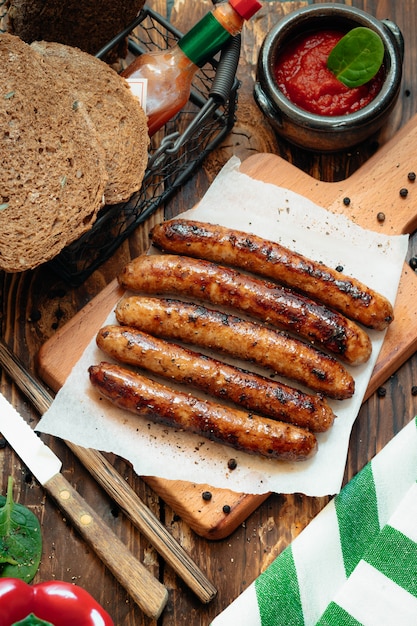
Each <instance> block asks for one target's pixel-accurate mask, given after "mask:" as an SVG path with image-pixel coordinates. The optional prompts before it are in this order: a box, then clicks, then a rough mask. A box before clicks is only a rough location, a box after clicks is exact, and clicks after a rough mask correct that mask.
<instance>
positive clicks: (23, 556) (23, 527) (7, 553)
mask: <svg viewBox="0 0 417 626" xmlns="http://www.w3.org/2000/svg"><path fill="white" fill-rule="evenodd" d="M41 555H42V533H41V527H40V523H39V520H38V518H37V517H36V515H35V514H34V513H32V511H30V510H29V509H28V508H27V507H25V506H23V505H22V504H16V503H15V502H13V478H12V477H11V476H10V477H9V480H8V483H7V495H6V497H4V496H0V577H1V578H20V579H21V580H24V581H25V582H30V581H31V580H32V578H33V577H34V576H35V574H36V572H37V570H38V567H39V563H40V560H41Z"/></svg>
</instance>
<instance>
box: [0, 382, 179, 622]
mask: <svg viewBox="0 0 417 626" xmlns="http://www.w3.org/2000/svg"><path fill="white" fill-rule="evenodd" d="M0 432H1V433H2V435H3V437H4V438H5V439H7V441H8V442H9V444H10V445H11V446H12V448H13V449H14V450H15V452H16V453H17V454H18V456H19V457H20V458H21V460H22V461H23V462H24V463H25V465H26V466H27V467H28V468H29V470H30V471H31V472H32V474H33V475H34V476H35V478H36V479H37V480H38V481H39V482H40V483H41V485H42V486H43V487H44V488H45V490H46V491H47V492H48V494H49V495H50V496H51V497H52V498H53V499H54V500H55V502H56V504H57V505H58V506H59V508H60V509H61V510H62V511H63V512H64V513H65V516H66V518H68V519H69V520H71V522H72V524H73V525H74V527H75V528H76V529H77V530H78V532H79V533H80V535H81V536H82V537H83V539H84V540H85V541H86V542H87V543H88V544H89V545H90V546H91V548H92V549H93V550H94V551H95V553H96V554H97V555H98V556H99V557H100V559H101V560H102V561H103V563H104V564H105V565H106V566H107V567H108V568H109V570H110V571H111V572H112V574H113V575H114V577H115V578H116V579H117V580H118V581H119V583H120V584H121V585H123V587H124V588H125V589H126V591H127V592H128V593H129V595H130V596H131V597H132V598H133V600H134V601H135V602H136V603H137V604H138V606H139V607H140V608H141V609H142V611H143V612H144V613H145V614H146V615H147V616H148V617H151V618H154V619H157V618H158V617H159V616H160V614H161V613H162V610H163V609H164V607H165V605H166V602H167V600H168V591H167V589H166V587H164V585H162V584H161V583H160V582H159V581H158V580H157V579H156V578H155V577H154V576H153V575H152V574H151V573H150V572H149V571H148V570H147V569H146V568H145V567H144V566H143V565H142V563H140V562H139V561H138V560H137V559H136V558H135V557H134V556H133V555H132V553H131V552H130V551H129V550H128V549H127V548H126V546H125V545H124V544H123V543H122V541H121V540H120V539H119V538H118V537H117V536H116V535H115V534H114V533H113V532H112V531H111V529H110V528H109V527H108V526H107V525H106V524H105V523H104V522H103V520H102V519H101V518H100V517H98V516H97V514H96V513H95V511H94V510H93V509H92V508H91V507H90V505H89V504H87V502H86V501H85V500H84V499H83V498H82V497H81V496H80V495H79V494H78V492H77V491H76V490H75V489H74V488H73V487H72V486H71V485H70V483H69V482H68V481H67V480H66V478H65V477H64V476H63V475H62V474H61V467H62V464H61V461H60V459H59V458H58V457H57V456H56V454H55V453H54V452H53V451H52V450H51V449H50V448H48V446H47V445H46V444H45V443H44V442H43V441H42V440H41V439H40V437H38V436H37V435H36V433H35V432H34V431H33V430H32V429H31V427H30V426H29V424H28V423H27V422H26V421H25V420H24V418H23V417H22V416H21V415H20V414H19V413H18V412H17V411H16V409H15V408H14V407H13V406H12V405H11V404H10V402H9V401H8V400H7V399H6V398H5V397H4V396H3V395H2V394H0Z"/></svg>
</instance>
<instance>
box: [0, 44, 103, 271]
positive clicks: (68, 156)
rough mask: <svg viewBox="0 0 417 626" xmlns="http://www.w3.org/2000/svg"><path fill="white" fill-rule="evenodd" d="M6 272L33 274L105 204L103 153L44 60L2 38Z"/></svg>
mask: <svg viewBox="0 0 417 626" xmlns="http://www.w3.org/2000/svg"><path fill="white" fill-rule="evenodd" d="M0 89H1V97H0V138H1V139H0V154H1V156H0V162H1V171H0V209H1V210H0V268H1V269H3V270H5V271H7V272H20V271H23V270H27V269H32V268H34V267H36V266H38V265H40V264H41V263H44V262H46V261H48V260H50V259H52V258H53V257H54V256H56V255H57V254H58V253H59V252H60V251H61V250H62V249H63V248H64V247H65V246H66V245H68V244H69V243H71V242H72V241H74V240H76V239H78V238H79V237H80V235H81V234H83V233H84V232H86V231H87V230H89V229H90V228H91V226H92V224H93V223H94V221H95V218H96V215H97V212H98V210H99V209H100V208H101V207H102V206H103V194H104V188H105V185H106V182H107V171H106V169H105V162H104V152H103V148H102V147H101V144H100V143H99V141H98V140H97V138H96V133H95V130H94V128H93V127H92V125H91V122H90V121H89V118H88V115H87V114H86V113H85V112H84V111H83V107H82V106H77V103H76V101H75V99H74V97H73V96H71V94H70V93H69V92H68V90H67V88H66V87H65V86H62V84H60V83H59V82H57V81H56V78H55V76H54V74H53V72H52V70H51V68H50V67H48V66H47V64H46V63H45V61H44V59H43V58H42V57H40V56H39V55H38V54H36V53H34V51H33V50H32V48H31V47H30V46H29V45H28V44H26V43H24V42H23V41H21V40H20V39H19V38H18V37H15V36H14V35H10V34H7V33H6V34H1V35H0Z"/></svg>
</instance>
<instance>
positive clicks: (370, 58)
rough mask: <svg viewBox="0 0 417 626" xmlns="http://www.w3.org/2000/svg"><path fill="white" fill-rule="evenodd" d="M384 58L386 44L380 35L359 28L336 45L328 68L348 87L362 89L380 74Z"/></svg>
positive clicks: (329, 59) (330, 55)
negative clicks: (362, 86) (361, 87)
mask: <svg viewBox="0 0 417 626" xmlns="http://www.w3.org/2000/svg"><path fill="white" fill-rule="evenodd" d="M383 58H384V44H383V42H382V39H381V37H380V36H379V35H378V33H376V32H374V31H373V30H371V29H370V28H365V27H363V26H359V27H358V28H353V29H352V30H350V31H349V32H348V33H347V34H346V35H344V37H342V39H340V41H339V42H338V43H337V44H336V45H335V47H334V48H333V50H332V51H331V52H330V54H329V57H328V59H327V67H328V68H329V70H330V71H331V72H333V74H334V75H335V76H336V78H338V79H339V80H340V81H341V82H342V83H343V84H344V85H346V86H347V87H360V86H361V85H364V84H365V83H367V82H368V81H370V80H371V79H372V78H373V77H374V76H375V75H376V74H377V72H378V70H379V68H380V67H381V65H382V61H383Z"/></svg>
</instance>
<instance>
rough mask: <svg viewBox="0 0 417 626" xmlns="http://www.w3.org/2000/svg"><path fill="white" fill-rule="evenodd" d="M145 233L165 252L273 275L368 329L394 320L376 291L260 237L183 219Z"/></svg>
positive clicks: (174, 220)
mask: <svg viewBox="0 0 417 626" xmlns="http://www.w3.org/2000/svg"><path fill="white" fill-rule="evenodd" d="M150 237H151V240H152V242H153V243H154V244H155V246H157V247H158V248H160V249H162V250H165V251H167V252H176V253H178V254H186V255H188V256H193V257H199V258H203V259H208V260H210V261H215V262H218V263H226V264H227V265H232V266H235V267H240V268H243V269H246V270H248V271H251V272H253V273H254V274H259V275H261V276H265V277H266V278H272V279H273V280H276V281H278V282H279V283H282V284H283V285H286V286H288V287H292V288H295V289H297V290H298V291H301V292H303V293H306V294H307V295H309V296H310V297H312V298H313V299H315V300H319V301H320V302H323V303H324V304H326V305H327V306H330V308H332V309H336V310H337V311H340V312H341V313H343V314H344V315H346V316H347V317H349V318H350V319H352V320H355V321H357V322H360V323H361V324H363V325H364V326H367V327H368V328H373V329H375V330H383V329H384V328H386V327H387V326H388V325H389V324H390V323H391V322H392V320H393V319H394V312H393V308H392V305H391V303H390V302H389V301H388V300H387V299H386V298H385V297H384V296H382V295H381V294H379V293H377V292H375V291H374V290H372V289H370V288H368V287H366V286H365V285H364V284H362V283H361V282H359V281H358V280H356V279H355V278H352V277H350V276H346V275H344V274H342V273H341V272H338V271H336V270H334V269H331V268H329V267H326V266H325V265H323V264H321V263H317V262H315V261H312V260H310V259H308V258H306V257H304V256H302V255H301V254H298V253H296V252H292V251H291V250H289V249H288V248H285V247H284V246H282V245H280V244H278V243H276V242H273V241H267V240H265V239H263V238H262V237H258V236H256V235H251V234H248V233H245V232H241V231H238V230H232V229H229V228H225V227H223V226H217V225H213V224H208V223H204V222H197V221H191V220H182V219H173V220H170V221H168V222H165V223H162V224H158V225H156V226H154V227H153V229H152V230H151V233H150Z"/></svg>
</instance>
